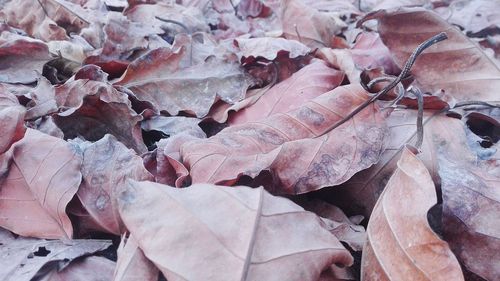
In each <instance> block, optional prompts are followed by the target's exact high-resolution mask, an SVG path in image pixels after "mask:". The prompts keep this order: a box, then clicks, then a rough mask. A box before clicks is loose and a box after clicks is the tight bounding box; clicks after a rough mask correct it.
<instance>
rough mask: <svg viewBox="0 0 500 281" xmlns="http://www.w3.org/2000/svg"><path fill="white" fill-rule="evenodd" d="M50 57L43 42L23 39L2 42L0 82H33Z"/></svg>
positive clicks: (0, 46) (0, 47)
mask: <svg viewBox="0 0 500 281" xmlns="http://www.w3.org/2000/svg"><path fill="white" fill-rule="evenodd" d="M51 59H52V57H51V56H50V54H49V49H48V47H47V45H46V44H45V43H43V42H40V41H37V40H30V41H28V40H23V39H18V40H14V41H7V42H4V43H2V44H1V45H0V82H7V83H24V84H29V83H32V82H35V81H36V80H37V78H38V76H39V75H40V74H41V73H42V70H43V65H44V64H45V63H46V62H48V61H49V60H51Z"/></svg>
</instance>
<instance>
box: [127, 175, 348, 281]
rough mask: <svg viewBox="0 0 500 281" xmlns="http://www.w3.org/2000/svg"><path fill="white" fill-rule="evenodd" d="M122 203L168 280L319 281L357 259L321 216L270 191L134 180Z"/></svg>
mask: <svg viewBox="0 0 500 281" xmlns="http://www.w3.org/2000/svg"><path fill="white" fill-rule="evenodd" d="M119 202H120V214H121V215H122V218H123V221H124V222H125V225H126V226H127V228H128V229H129V230H130V232H131V234H132V235H134V237H137V239H138V244H139V246H140V248H141V249H142V250H143V251H144V254H145V255H146V257H147V258H148V259H150V260H151V261H152V262H153V263H154V264H155V265H156V266H157V267H158V268H159V269H160V270H161V271H162V272H163V274H164V275H165V277H166V278H167V279H168V280H172V281H175V280H259V281H263V280H290V281H293V280H297V281H299V280H300V281H307V280H311V281H312V280H314V281H315V280H317V279H318V277H319V276H320V274H321V272H322V271H323V270H324V269H326V268H328V267H329V266H330V265H331V264H333V263H338V264H341V265H344V266H345V265H350V264H351V263H352V261H353V260H352V257H351V255H350V254H349V252H348V251H347V250H346V249H345V248H344V247H343V246H342V244H340V242H339V241H338V240H337V238H335V236H333V235H332V234H330V233H329V232H328V230H326V229H325V228H324V227H323V226H322V223H321V220H320V218H319V217H317V216H316V215H315V214H313V213H310V212H307V211H304V210H303V209H302V208H301V207H299V206H297V205H295V204H294V203H293V202H291V201H289V200H288V199H284V198H279V197H273V196H272V195H270V194H269V193H267V192H266V191H265V190H264V189H263V188H258V189H252V188H249V187H243V186H241V187H238V188H231V187H222V186H214V185H209V184H200V185H193V186H191V187H188V188H185V189H177V188H171V187H169V186H165V185H161V184H157V183H151V182H135V181H129V186H128V187H127V189H126V191H125V192H123V193H122V194H121V196H120V201H119ZM151 216H154V217H155V219H154V220H151V219H150V218H151ZM283 237H286V239H283ZM167 249H168V250H167ZM200 264H203V266H200Z"/></svg>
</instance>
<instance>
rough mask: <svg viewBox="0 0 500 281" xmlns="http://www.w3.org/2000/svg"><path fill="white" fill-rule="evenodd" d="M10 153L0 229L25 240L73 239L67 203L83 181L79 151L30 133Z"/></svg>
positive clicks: (1, 197)
mask: <svg viewBox="0 0 500 281" xmlns="http://www.w3.org/2000/svg"><path fill="white" fill-rule="evenodd" d="M11 149H12V151H11V152H10V153H9V152H8V153H7V154H8V155H9V156H10V159H9V158H8V156H7V154H6V155H4V156H3V159H2V162H4V161H12V162H11V164H10V167H9V170H8V172H6V174H5V175H4V176H5V179H4V180H3V181H2V183H1V186H0V202H1V204H0V213H1V214H2V216H1V217H0V225H1V226H2V227H4V228H6V229H9V230H11V231H12V232H15V233H16V234H19V235H23V236H33V237H40V238H71V237H72V235H73V226H72V225H71V221H70V219H69V217H68V215H67V214H66V205H67V204H68V202H69V201H70V200H71V199H72V198H73V196H74V195H75V193H76V192H77V190H78V187H79V185H80V182H81V180H82V174H81V173H80V166H81V162H82V156H81V152H79V151H78V150H77V149H76V148H75V147H74V146H72V145H70V144H68V143H67V142H65V141H64V140H61V139H58V138H54V137H52V136H49V135H45V134H43V133H40V132H38V131H36V130H32V129H28V130H27V131H26V134H25V136H24V138H23V139H22V140H21V141H19V142H17V143H16V144H15V145H14V146H13V147H12V148H11ZM9 163H10V162H9Z"/></svg>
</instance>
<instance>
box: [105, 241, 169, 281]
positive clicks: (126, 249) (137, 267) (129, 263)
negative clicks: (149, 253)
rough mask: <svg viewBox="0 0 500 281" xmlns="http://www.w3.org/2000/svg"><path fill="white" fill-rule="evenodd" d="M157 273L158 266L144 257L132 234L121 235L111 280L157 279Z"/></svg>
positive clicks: (137, 280)
mask: <svg viewBox="0 0 500 281" xmlns="http://www.w3.org/2000/svg"><path fill="white" fill-rule="evenodd" d="M158 275H159V270H158V268H156V266H155V265H154V264H153V263H152V262H151V261H149V260H148V259H147V258H146V256H145V255H144V253H143V252H142V250H141V248H139V245H138V244H137V240H136V239H135V238H134V236H132V235H130V236H129V237H128V238H126V237H125V236H122V241H121V242H120V246H118V260H117V262H116V268H115V273H114V276H113V280H114V281H157V280H158Z"/></svg>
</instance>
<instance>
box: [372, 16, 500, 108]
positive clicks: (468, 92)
mask: <svg viewBox="0 0 500 281" xmlns="http://www.w3.org/2000/svg"><path fill="white" fill-rule="evenodd" d="M372 17H373V18H376V19H378V22H379V23H378V30H379V33H380V37H381V38H382V41H383V42H384V44H385V45H386V46H387V47H388V48H389V50H391V53H392V54H393V56H394V59H395V61H396V63H397V64H398V65H399V66H400V67H402V65H403V64H404V63H405V61H406V60H407V59H408V56H409V55H410V53H411V52H412V51H413V50H414V49H415V48H416V47H417V45H418V44H420V43H421V42H423V41H425V40H426V39H428V38H430V37H432V36H434V35H436V34H438V33H439V32H442V31H446V34H447V36H448V39H447V40H445V41H443V42H441V43H439V45H435V46H431V47H430V48H429V49H427V50H426V51H425V52H424V53H423V54H422V55H420V56H419V58H418V60H417V61H416V63H415V65H414V66H413V68H412V73H413V75H414V76H415V78H416V80H417V81H418V82H419V83H420V84H421V85H422V86H423V90H426V91H428V92H431V93H434V92H437V91H440V90H444V91H445V92H446V93H448V94H450V95H452V96H453V97H455V98H456V99H457V101H463V100H480V101H498V100H499V98H498V95H497V94H496V91H497V89H498V88H500V69H499V68H498V67H497V66H496V65H495V64H494V63H493V62H492V61H491V60H490V59H489V58H488V56H487V55H486V54H485V53H484V52H483V51H482V50H481V48H480V47H479V46H478V45H476V44H474V43H473V42H471V41H470V40H469V39H467V37H465V35H463V34H462V33H461V32H460V31H459V30H457V29H456V28H454V27H453V26H451V25H450V24H448V23H447V22H445V21H444V20H442V19H441V18H440V17H439V16H438V15H437V14H435V13H434V12H432V11H428V10H424V9H421V8H414V9H410V8H401V9H398V10H397V11H394V12H387V11H380V12H378V13H376V14H374V15H373V16H372ZM372 17H370V18H372ZM415 22H418V23H419V24H418V25H415V24H414V23H415Z"/></svg>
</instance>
